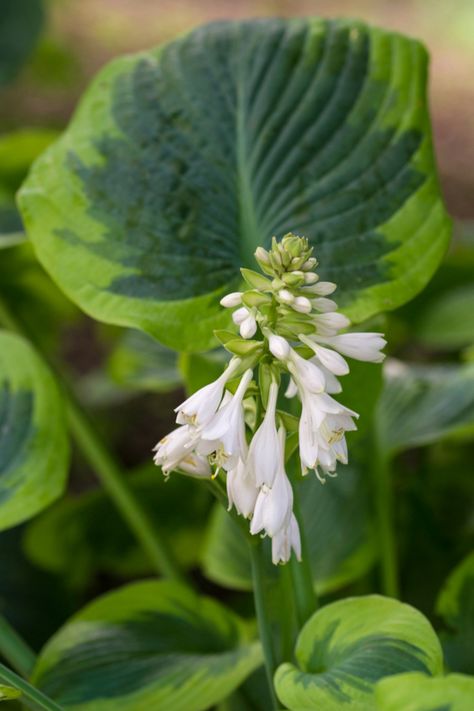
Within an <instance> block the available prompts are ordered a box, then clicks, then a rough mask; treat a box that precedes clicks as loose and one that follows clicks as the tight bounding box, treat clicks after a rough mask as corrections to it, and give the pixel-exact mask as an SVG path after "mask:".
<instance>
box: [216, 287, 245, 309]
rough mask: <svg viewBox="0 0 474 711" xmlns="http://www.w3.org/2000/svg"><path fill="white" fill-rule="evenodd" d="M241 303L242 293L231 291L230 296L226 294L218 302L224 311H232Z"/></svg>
mask: <svg viewBox="0 0 474 711" xmlns="http://www.w3.org/2000/svg"><path fill="white" fill-rule="evenodd" d="M241 303H242V292H241V291H233V292H232V293H230V294H226V296H224V297H223V298H222V299H221V300H220V304H221V306H223V307H224V308H225V309H233V308H235V307H236V306H238V305H239V304H241Z"/></svg>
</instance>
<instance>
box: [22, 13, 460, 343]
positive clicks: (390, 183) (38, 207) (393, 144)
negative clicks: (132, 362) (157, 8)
mask: <svg viewBox="0 0 474 711" xmlns="http://www.w3.org/2000/svg"><path fill="white" fill-rule="evenodd" d="M426 63H427V62H426V52H425V50H424V49H423V47H422V46H421V45H420V44H418V43H417V42H415V41H414V40H411V39H408V38H405V37H402V36H401V35H399V34H392V33H390V32H385V31H382V30H380V29H376V28H372V27H368V26H366V25H364V24H362V23H360V22H355V21H347V20H342V21H323V20H320V19H314V18H307V19H293V20H280V19H265V20H251V21H245V22H221V23H214V24H212V25H208V26H205V27H202V28H199V29H197V30H195V31H193V32H191V33H190V34H188V35H186V36H184V37H180V38H179V39H177V40H176V41H174V42H171V43H170V44H167V45H164V46H162V47H158V48H157V49H154V50H151V51H149V52H142V53H140V54H138V55H136V56H128V57H125V58H123V59H119V60H117V61H114V62H113V63H112V64H110V65H109V66H108V67H106V68H105V69H104V70H103V71H102V72H101V73H100V75H99V76H98V77H97V79H96V81H95V82H94V83H93V85H92V87H91V88H90V89H89V91H88V92H87V94H86V96H85V97H84V100H83V102H82V103H81V106H80V108H79V110H78V112H77V113H76V115H75V117H74V119H73V121H72V123H71V125H70V127H69V129H68V130H67V131H66V132H65V134H64V135H63V137H62V138H61V139H60V140H59V141H58V142H57V143H56V144H55V146H53V147H52V148H51V149H49V150H48V151H46V153H45V154H44V155H43V156H42V157H41V158H40V159H39V160H38V161H37V163H36V164H35V166H34V168H33V171H32V172H31V174H30V177H29V178H28V179H27V181H26V183H25V184H24V187H23V189H22V191H21V194H20V206H21V210H22V215H23V218H24V221H25V224H26V225H27V229H28V231H29V233H30V235H31V238H32V240H33V241H34V243H35V246H36V249H37V253H38V256H39V258H40V260H41V261H42V262H43V264H44V265H45V267H46V268H47V269H48V271H49V272H50V273H51V274H52V275H53V277H54V278H55V280H57V281H58V283H59V284H60V285H61V287H62V288H63V290H64V291H65V292H66V293H67V294H68V295H69V296H70V297H71V298H72V299H73V300H74V301H76V302H77V303H78V304H79V305H80V306H81V307H82V308H83V309H84V310H85V311H86V312H87V313H89V314H91V315H93V316H94V317H96V318H98V319H101V320H104V321H108V322H113V323H118V324H120V325H128V326H132V327H136V328H140V329H143V330H145V331H147V332H149V333H150V334H152V335H154V336H156V337H157V338H158V339H159V340H160V341H162V342H163V343H165V344H166V345H168V346H172V347H174V348H177V349H180V350H189V351H193V350H194V351H199V350H202V349H204V348H207V347H210V346H211V345H212V344H213V343H212V329H213V328H222V327H225V325H226V324H228V323H229V318H230V315H229V313H228V312H227V311H226V310H225V309H222V308H220V306H219V299H220V298H221V297H222V296H223V295H224V294H225V293H227V292H229V291H232V290H234V289H235V288H236V286H237V285H238V282H239V275H238V269H239V267H240V266H241V265H242V264H244V266H250V267H254V266H255V263H254V261H253V256H252V255H253V252H254V250H255V248H256V246H257V245H260V244H263V245H264V246H265V245H266V246H268V245H269V241H270V238H271V236H272V234H276V235H279V236H281V235H283V234H284V233H285V232H287V231H288V230H294V231H297V232H299V233H303V234H305V235H306V236H307V237H308V238H309V239H310V241H311V243H312V244H313V245H315V246H316V247H317V251H316V256H317V257H318V259H319V260H320V263H321V270H320V273H321V277H322V278H328V279H330V280H331V281H334V282H336V283H338V285H339V292H338V293H339V296H340V301H341V304H342V305H343V306H344V308H345V310H346V311H347V313H348V315H349V316H350V317H351V318H352V320H353V321H354V322H358V321H361V320H363V319H365V318H367V317H368V316H370V315H371V314H374V313H377V312H379V311H381V310H386V309H392V308H395V307H396V306H399V305H400V304H402V303H404V302H406V301H408V300H409V299H410V298H411V297H413V296H414V294H416V293H417V292H418V291H420V289H421V288H422V287H423V286H424V285H425V284H426V282H427V281H428V280H429V278H430V277H431V275H432V274H433V272H434V270H435V269H436V267H437V266H438V264H439V261H440V259H441V257H442V255H443V254H444V251H445V248H446V244H447V241H448V238H449V233H450V221H449V219H448V218H447V216H446V213H445V210H444V208H443V205H442V202H441V200H440V195H439V187H438V181H437V178H436V175H435V168H434V163H433V156H432V144H431V134H430V127H429V118H428V113H427V104H426V96H425V85H426ZM71 265H74V266H73V267H72V266H71Z"/></svg>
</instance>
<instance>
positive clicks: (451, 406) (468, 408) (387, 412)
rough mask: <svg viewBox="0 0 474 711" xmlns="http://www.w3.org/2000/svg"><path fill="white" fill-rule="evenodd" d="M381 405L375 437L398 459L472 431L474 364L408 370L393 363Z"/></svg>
mask: <svg viewBox="0 0 474 711" xmlns="http://www.w3.org/2000/svg"><path fill="white" fill-rule="evenodd" d="M386 374H387V378H386V383H385V386H384V389H383V392H382V397H381V398H380V400H379V403H378V412H377V416H376V425H377V435H378V439H379V444H380V447H381V448H382V450H383V451H384V452H385V453H386V454H388V453H391V454H394V453H396V452H399V451H401V450H403V449H408V448H410V447H415V446H420V445H426V444H430V443H431V442H434V441H436V440H439V439H441V438H443V437H447V436H449V435H455V434H461V433H463V432H466V431H467V432H471V431H472V430H473V428H474V365H466V366H459V367H456V366H454V367H452V366H451V367H450V366H446V367H443V366H409V365H407V364H404V363H401V362H398V361H392V362H391V363H389V364H388V367H387V370H386Z"/></svg>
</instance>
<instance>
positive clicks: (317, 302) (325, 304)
mask: <svg viewBox="0 0 474 711" xmlns="http://www.w3.org/2000/svg"><path fill="white" fill-rule="evenodd" d="M311 303H312V304H313V307H314V308H315V309H316V310H317V311H321V313H328V312H330V311H335V310H336V309H337V304H336V302H335V301H333V300H332V299H326V298H325V297H324V296H321V297H319V298H318V299H311Z"/></svg>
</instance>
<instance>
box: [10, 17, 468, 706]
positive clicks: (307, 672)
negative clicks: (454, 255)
mask: <svg viewBox="0 0 474 711" xmlns="http://www.w3.org/2000/svg"><path fill="white" fill-rule="evenodd" d="M426 78H427V55H426V51H425V50H424V48H423V47H422V46H421V45H420V44H419V43H418V42H416V41H415V40H412V39H409V38H407V37H403V36H401V35H398V34H393V33H390V32H386V31H383V30H380V29H377V28H372V27H368V26H366V25H364V24H363V23H361V22H356V21H323V20H319V19H294V20H277V19H269V20H251V21H244V22H221V23H215V24H211V25H208V26H205V27H202V28H199V29H197V30H194V31H192V32H190V33H188V34H186V35H183V36H181V37H179V38H178V39H176V40H175V41H172V42H170V43H168V44H165V45H163V46H160V47H158V48H156V49H152V50H150V51H144V52H141V53H139V54H137V55H130V56H126V57H124V58H120V59H117V60H115V61H113V62H112V63H111V64H110V65H108V66H106V67H105V68H104V69H103V70H102V71H101V72H100V73H99V75H98V77H97V78H96V79H95V80H94V82H93V83H92V85H91V87H90V88H89V89H88V90H87V91H86V93H85V95H84V97H83V99H82V101H81V102H80V105H79V107H78V109H77V111H76V112H75V114H74V117H73V119H72V121H71V123H70V125H69V127H68V128H67V129H66V130H65V131H64V133H63V134H62V135H61V136H60V137H59V139H58V140H57V141H56V142H55V143H53V144H52V145H51V146H50V147H49V148H48V149H47V150H46V151H44V152H43V153H42V154H41V155H40V157H39V158H38V159H37V160H36V161H35V162H34V164H33V166H32V168H31V170H30V173H29V175H28V177H27V178H26V180H25V181H24V183H23V185H22V187H21V189H20V191H19V193H18V205H19V209H20V212H21V218H22V220H23V224H24V227H25V230H26V233H27V236H28V238H29V240H30V243H31V245H32V247H33V249H34V257H33V255H32V252H31V250H30V251H28V250H29V247H28V246H27V245H17V246H12V241H11V239H6V240H5V242H4V243H3V244H2V242H1V241H0V247H4V249H2V254H3V253H4V254H7V253H8V254H7V258H6V259H5V261H4V264H5V265H6V267H5V268H4V271H5V274H6V275H8V279H7V278H5V283H4V284H2V288H1V290H0V296H1V310H0V318H1V320H2V325H3V326H4V330H3V331H2V332H1V333H0V342H1V346H2V348H1V352H0V377H1V390H0V411H1V422H2V426H1V428H0V528H1V529H7V528H11V527H13V526H16V525H17V524H20V523H24V522H26V521H27V520H28V519H31V518H32V517H34V516H35V517H36V519H35V520H34V521H32V522H30V523H29V524H28V525H27V527H26V530H25V535H24V538H23V549H24V551H25V553H26V555H27V556H28V557H30V558H31V559H32V560H33V561H35V563H36V564H37V565H38V566H39V567H41V568H43V569H44V570H47V571H48V572H49V573H50V574H52V573H54V574H55V575H56V576H59V577H61V579H64V580H65V581H66V582H67V586H68V587H69V592H70V591H71V590H73V592H74V595H79V594H81V593H82V592H83V591H84V590H87V589H88V587H87V586H88V585H89V586H90V583H91V579H94V573H106V574H108V575H111V576H112V578H113V579H115V578H114V576H116V577H118V578H120V579H122V580H123V581H124V582H126V584H124V585H122V586H119V585H112V586H111V587H113V589H112V590H108V591H107V592H106V594H104V595H100V596H98V597H96V598H95V599H93V600H90V596H89V599H88V602H87V604H86V605H85V606H82V605H78V604H77V598H73V599H74V600H76V603H75V604H74V605H73V608H74V610H75V611H74V614H72V616H71V617H69V619H67V620H66V621H65V622H64V623H63V624H62V625H61V626H60V627H59V629H56V631H55V632H54V634H52V635H51V636H50V638H49V639H48V641H47V642H46V644H45V645H44V646H43V647H42V649H41V650H40V652H39V654H38V655H36V654H34V653H33V652H32V651H31V650H30V649H29V648H28V646H27V645H26V643H25V642H24V641H23V640H22V639H21V638H20V636H19V635H18V634H17V633H16V632H15V631H14V630H13V628H12V626H11V625H10V624H9V623H8V622H7V621H6V619H4V618H0V652H1V653H2V655H3V656H4V657H5V660H6V662H8V664H7V665H3V664H2V665H1V666H0V681H1V682H2V684H3V686H2V687H1V688H0V700H2V697H3V698H5V699H12V698H13V697H14V696H15V695H16V694H17V693H19V692H21V697H20V698H21V703H24V704H26V705H27V706H29V707H31V708H38V707H39V708H43V709H51V710H54V709H56V710H57V709H71V711H116V710H117V709H123V710H124V711H142V710H143V711H145V709H146V710H148V709H173V711H180V710H182V711H205V709H210V708H215V709H219V710H220V711H224V710H225V709H227V710H229V709H231V710H232V709H239V710H242V711H245V710H246V709H262V710H263V709H265V711H266V710H267V709H279V708H287V709H290V711H303V709H321V710H323V711H332V709H334V710H336V709H340V708H342V707H345V706H347V707H349V708H351V709H354V711H371V710H374V711H384V710H387V711H392V710H393V711H395V710H396V709H400V710H402V709H408V708H410V709H411V708H413V711H418V709H419V710H420V711H421V710H422V709H424V710H425V711H427V709H433V711H434V709H435V708H436V709H441V708H443V709H452V711H463V710H464V709H465V710H466V711H467V710H468V709H470V708H471V706H472V679H471V678H470V677H469V676H468V674H469V673H470V672H472V665H470V662H469V660H468V659H467V656H468V654H469V651H468V650H469V642H468V637H469V634H470V633H469V634H468V632H469V630H471V631H472V629H474V627H473V625H472V602H470V601H472V599H473V598H472V595H473V588H472V575H471V573H472V565H471V562H472V560H471V558H467V559H466V561H465V562H464V563H463V564H462V565H461V566H460V567H459V568H457V569H456V571H455V572H454V573H453V574H452V576H451V577H450V578H449V579H448V582H447V584H446V586H445V587H444V588H443V590H442V592H441V595H440V598H439V608H438V609H439V611H440V615H441V617H442V620H440V619H439V618H438V620H435V617H434V616H433V617H432V618H431V619H432V621H436V622H437V624H438V625H439V626H440V627H441V626H442V625H445V626H446V627H447V629H445V630H444V631H443V632H442V633H441V634H440V635H439V636H438V634H437V633H436V632H435V629H434V628H433V626H432V623H431V622H430V620H429V619H428V618H427V616H426V615H425V614H423V612H421V611H420V610H418V609H416V608H415V607H414V606H413V605H411V604H408V603H407V602H406V601H404V600H403V599H397V598H399V597H400V587H399V577H400V576H399V571H398V560H399V557H400V555H401V553H400V550H399V549H398V547H397V543H398V537H399V535H400V538H403V536H402V535H401V534H402V533H403V531H400V527H399V526H398V529H397V521H396V519H395V516H394V497H393V495H392V494H393V481H392V473H393V470H394V460H395V459H396V455H398V454H400V453H401V452H403V451H405V450H407V449H411V448H413V447H415V446H416V447H419V448H421V447H426V446H428V445H433V443H434V444H435V445H436V446H438V445H439V444H440V442H441V440H443V441H444V440H446V439H447V438H453V437H457V438H458V441H462V442H465V441H467V440H469V438H470V437H471V436H472V431H473V423H474V377H473V371H472V366H470V365H465V366H458V365H452V364H451V366H450V367H447V368H446V367H444V366H441V365H437V366H432V367H430V368H426V369H424V370H423V369H421V370H420V368H419V366H418V368H417V367H416V366H412V365H409V364H406V363H402V362H400V361H396V360H394V359H388V364H387V366H385V364H384V365H382V361H383V360H384V357H385V353H386V352H387V351H389V349H390V348H391V325H390V324H391V321H390V320H388V317H387V316H386V313H387V312H391V311H393V310H394V309H396V308H398V307H400V306H402V305H403V304H405V303H407V302H408V301H410V299H412V298H414V297H415V296H416V295H417V293H418V292H419V291H421V289H422V288H423V287H424V286H425V285H426V284H427V282H428V281H429V280H430V278H431V277H432V275H433V274H434V272H435V270H436V268H437V267H438V266H439V264H440V262H441V260H442V258H443V256H444V254H445V251H446V248H447V243H448V241H449V235H450V219H449V218H448V216H447V214H446V212H445V209H444V207H443V203H442V200H441V198H440V192H439V186H438V180H437V176H436V170H435V165H434V158H433V147H432V141H431V132H430V122H429V116H428V110H427V99H426ZM34 259H37V260H38V261H39V263H40V264H41V266H42V267H43V268H44V270H45V271H46V272H47V274H48V275H49V277H51V279H52V280H53V282H54V283H55V287H54V286H53V284H52V283H51V282H50V281H48V280H47V279H46V277H45V275H44V273H42V272H40V271H39V269H38V266H37V265H35V267H32V268H33V270H34V269H38V274H41V276H38V279H37V280H36V281H35V280H33V281H31V279H30V280H29V279H27V278H24V279H23V278H22V280H20V279H19V278H18V280H17V282H15V278H16V277H15V275H16V274H18V273H19V266H18V265H19V264H20V265H21V264H23V265H24V263H25V261H26V263H28V264H29V265H31V263H33V264H35V262H34ZM2 274H3V270H2ZM12 275H13V276H12ZM12 280H13V281H14V288H12V286H11V282H12ZM43 280H44V281H43ZM38 284H39V286H38ZM46 284H47V285H46ZM57 287H59V290H58V288H57ZM18 293H20V294H21V296H22V298H21V299H18ZM25 293H27V297H25V296H24V294H25ZM61 293H62V294H63V295H65V296H66V297H68V299H69V300H70V301H71V302H73V304H74V305H75V306H76V307H79V309H80V310H82V311H84V312H85V313H86V314H88V315H89V316H91V317H92V318H94V319H96V320H98V321H100V322H103V323H105V324H109V325H110V324H111V325H113V326H115V327H116V328H121V329H123V328H125V327H126V328H129V329H135V331H133V332H132V331H129V332H126V333H123V332H120V336H119V337H117V341H116V345H115V350H114V351H113V353H112V354H111V355H110V356H109V361H108V368H107V374H108V377H110V378H111V379H112V378H115V379H116V381H120V386H121V387H124V386H126V387H125V389H126V388H128V389H129V391H131V392H136V391H137V390H143V389H145V390H149V389H151V390H155V391H159V392H161V393H167V396H166V397H167V398H172V395H170V391H172V389H173V388H174V387H175V386H177V385H180V384H181V385H183V386H184V387H185V389H186V391H187V392H186V396H185V397H184V399H183V398H182V397H181V398H179V397H177V398H176V400H175V401H173V408H174V410H175V411H174V413H172V407H171V406H170V401H169V400H168V401H167V402H168V406H169V407H168V409H166V411H165V418H166V426H167V428H168V429H169V430H170V431H169V432H168V433H167V434H166V433H165V432H164V431H163V432H160V433H159V434H158V433H157V435H156V437H155V439H154V440H153V439H152V436H150V441H149V442H148V446H147V447H146V448H145V451H144V452H143V457H142V461H143V462H145V469H144V470H143V471H142V472H141V473H139V474H136V475H134V476H132V477H128V476H126V475H124V472H123V471H122V466H121V465H120V463H119V462H118V461H117V459H116V458H115V456H114V455H113V454H112V453H111V452H110V450H109V449H108V447H107V446H106V445H105V443H104V442H103V440H102V439H101V437H100V435H99V433H98V430H97V428H96V427H95V426H94V425H92V424H91V421H90V419H89V417H88V415H87V414H86V413H85V411H84V406H83V402H80V401H81V399H82V401H84V400H86V399H87V397H88V398H89V400H91V401H92V402H94V398H95V402H97V400H100V397H101V396H102V398H103V400H105V399H106V396H107V397H108V398H109V403H110V402H112V403H113V407H114V408H117V410H116V411H117V412H118V411H119V410H120V408H121V407H122V404H123V403H124V402H126V399H125V396H124V394H123V391H120V395H119V394H118V386H117V383H115V386H112V385H111V383H110V382H109V381H108V380H107V381H106V377H105V375H104V373H101V374H100V375H99V377H98V378H97V379H96V380H95V381H93V382H92V386H91V384H90V381H89V383H88V384H87V383H85V382H84V381H82V382H81V383H79V387H78V388H76V390H77V393H75V392H74V389H73V388H71V387H70V384H68V383H66V382H65V381H64V377H62V376H60V375H59V372H60V370H61V366H58V365H57V362H56V361H57V355H58V349H55V348H54V345H53V346H52V345H51V342H50V341H49V340H48V339H45V338H44V337H43V332H44V331H45V330H48V328H50V330H51V332H52V333H53V332H54V331H55V329H56V328H57V325H56V322H55V320H54V318H53V317H51V318H50V319H48V318H46V319H45V317H44V313H42V314H41V317H40V316H38V318H37V317H36V313H37V312H36V311H35V309H36V308H37V304H38V302H40V303H43V305H44V308H45V309H46V310H47V308H48V305H50V306H51V305H53V311H55V310H56V312H57V313H61V314H63V313H64V314H66V312H67V309H66V308H65V307H64V302H63V299H62V296H61ZM42 300H44V302H43V301H42ZM25 304H26V306H25ZM56 304H58V307H57V309H56V308H55V305H56ZM59 304H61V306H59ZM61 309H64V310H61ZM72 311H73V312H74V313H76V312H75V311H74V309H72ZM38 313H39V312H38ZM76 316H77V314H76ZM64 318H65V319H66V316H65V317H64ZM71 318H72V316H71ZM366 321H369V323H363V322H366ZM432 322H433V317H431V321H430V322H429V323H432ZM44 324H47V325H46V326H44ZM40 326H41V327H40ZM431 329H432V331H433V327H431ZM428 330H429V329H428ZM434 330H436V331H437V329H434ZM104 332H105V333H109V331H107V330H106V329H104ZM38 333H39V337H38ZM111 333H114V334H116V333H117V330H115V329H112V330H111ZM383 334H385V335H383ZM437 335H438V334H437ZM152 339H154V340H152ZM52 340H53V341H54V338H53V339H52ZM49 361H52V363H53V364H51V362H49ZM382 368H384V372H383V374H382ZM99 386H100V387H99ZM101 388H102V390H101ZM77 395H79V397H77ZM86 395H87V397H86ZM163 402H164V400H163V401H161V402H159V401H158V397H157V399H156V408H157V410H160V413H161V414H162V412H163V407H162V403H163ZM179 403H180V404H179ZM124 407H125V405H124ZM168 410H169V411H168ZM130 419H131V418H130ZM173 419H176V423H175V425H172V420H173ZM131 424H132V422H130V425H131ZM168 425H169V427H168ZM70 435H71V436H72V438H73V439H74V441H75V444H76V448H77V449H78V450H80V451H81V452H82V455H83V457H84V458H85V459H86V460H87V461H88V463H89V465H90V466H91V468H92V470H93V471H94V472H95V473H96V475H97V476H98V478H99V480H100V481H101V483H102V487H103V490H101V491H98V492H87V493H85V494H82V493H81V494H80V495H78V496H77V497H76V498H74V499H72V498H66V499H65V500H64V501H60V502H58V503H57V504H55V506H53V507H52V508H50V509H48V510H45V511H44V512H43V513H40V512H41V511H42V510H43V509H46V507H48V506H49V505H50V504H51V502H52V501H53V500H55V499H58V498H60V497H61V496H62V494H63V493H64V492H65V488H66V479H67V471H68V464H69V457H70V447H69V436H70ZM156 439H158V440H159V441H158V443H157V444H156V445H155V442H156ZM153 445H155V447H154V452H153V454H152V453H151V450H152V448H153ZM152 458H153V459H154V463H155V465H157V467H158V470H157V469H156V468H154V470H153V471H151V472H150V470H149V469H146V462H148V463H150V464H151V460H152ZM160 470H161V473H160ZM173 487H175V488H173ZM211 497H215V499H216V504H215V507H211ZM212 501H213V500H212ZM112 506H113V507H114V508H113V507H112ZM38 514H39V516H38ZM123 522H125V524H126V526H127V527H128V528H125V527H124V525H123ZM0 543H1V541H0ZM198 543H199V545H198ZM410 543H413V542H412V541H411V542H410ZM404 550H405V549H404ZM464 552H465V550H464V548H462V547H460V548H459V557H462V555H463V554H464ZM198 567H200V568H201V571H200V572H199V574H198V575H196V574H195V572H196V569H197V568H198ZM189 568H192V570H193V574H191V575H190V574H189ZM374 568H375V569H376V573H375V574H374V572H373V569H374ZM446 572H447V571H446ZM202 574H204V575H205V576H207V577H208V578H210V579H211V580H212V581H213V582H214V583H217V584H218V585H219V586H220V587H215V588H214V587H213V588H211V587H210V586H207V585H206V586H204V584H203V575H202ZM144 576H158V577H159V579H153V578H152V579H149V580H143V579H141V578H143V577H144ZM138 578H140V580H138ZM453 581H454V582H453ZM204 587H205V589H206V590H207V594H204V593H203V589H204ZM223 588H231V589H233V591H234V593H233V594H232V595H225V594H223V592H222V589H223ZM209 590H212V591H216V597H222V599H212V597H211V596H210V595H209ZM236 591H239V592H238V593H237V592H236ZM437 591H438V590H437V587H435V589H434V592H433V595H434V594H435V593H436V592H437ZM0 592H1V587H0ZM220 593H222V594H220ZM249 593H252V595H253V597H252V600H253V604H252V606H251V607H249V604H248V602H249V600H248V594H249ZM346 593H347V594H346ZM1 599H2V598H1V596H0V602H1ZM78 608H80V609H78ZM426 611H427V610H426V608H424V612H426ZM0 612H1V610H0ZM430 612H432V610H431V611H430ZM465 620H466V622H465ZM468 620H470V622H468ZM466 630H467V631H466ZM13 670H16V672H17V673H15V671H13ZM447 672H449V674H448V673H447ZM410 704H411V705H410Z"/></svg>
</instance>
